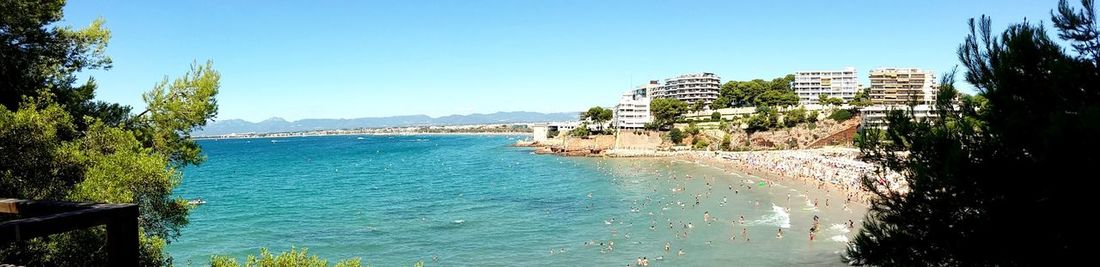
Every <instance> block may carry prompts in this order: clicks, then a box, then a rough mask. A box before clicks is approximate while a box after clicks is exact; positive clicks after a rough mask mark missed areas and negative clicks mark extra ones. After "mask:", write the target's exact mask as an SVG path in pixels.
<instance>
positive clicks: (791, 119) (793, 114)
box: [783, 107, 807, 127]
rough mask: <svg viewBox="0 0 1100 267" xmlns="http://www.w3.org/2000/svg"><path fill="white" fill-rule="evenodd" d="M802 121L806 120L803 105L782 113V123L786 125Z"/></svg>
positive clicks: (790, 125)
mask: <svg viewBox="0 0 1100 267" xmlns="http://www.w3.org/2000/svg"><path fill="white" fill-rule="evenodd" d="M803 122H807V119H806V108H805V107H798V108H796V109H791V110H788V111H787V112H786V114H784V115H783V124H784V126H786V127H794V126H795V125H798V124H799V123H803Z"/></svg>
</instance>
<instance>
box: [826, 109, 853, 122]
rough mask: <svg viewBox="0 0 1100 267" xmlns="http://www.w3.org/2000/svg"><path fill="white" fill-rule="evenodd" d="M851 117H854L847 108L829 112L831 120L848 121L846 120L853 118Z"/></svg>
mask: <svg viewBox="0 0 1100 267" xmlns="http://www.w3.org/2000/svg"><path fill="white" fill-rule="evenodd" d="M851 118H852V112H851V111H848V110H847V109H838V110H835V111H833V113H832V114H829V119H830V120H834V121H838V122H841V121H846V120H848V119H851Z"/></svg>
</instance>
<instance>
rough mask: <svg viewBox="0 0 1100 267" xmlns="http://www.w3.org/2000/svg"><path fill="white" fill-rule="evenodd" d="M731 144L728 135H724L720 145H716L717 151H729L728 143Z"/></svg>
mask: <svg viewBox="0 0 1100 267" xmlns="http://www.w3.org/2000/svg"><path fill="white" fill-rule="evenodd" d="M731 142H732V140H731V138H730V134H726V136H725V137H722V143H721V144H720V145H718V149H721V150H727V151H728V150H730V143H731Z"/></svg>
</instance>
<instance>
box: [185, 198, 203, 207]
mask: <svg viewBox="0 0 1100 267" xmlns="http://www.w3.org/2000/svg"><path fill="white" fill-rule="evenodd" d="M187 204H190V205H191V206H198V205H202V204H206V200H202V198H196V199H192V200H188V201H187Z"/></svg>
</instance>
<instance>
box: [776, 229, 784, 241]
mask: <svg viewBox="0 0 1100 267" xmlns="http://www.w3.org/2000/svg"><path fill="white" fill-rule="evenodd" d="M775 239H783V228H779V232H776V233H775Z"/></svg>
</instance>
